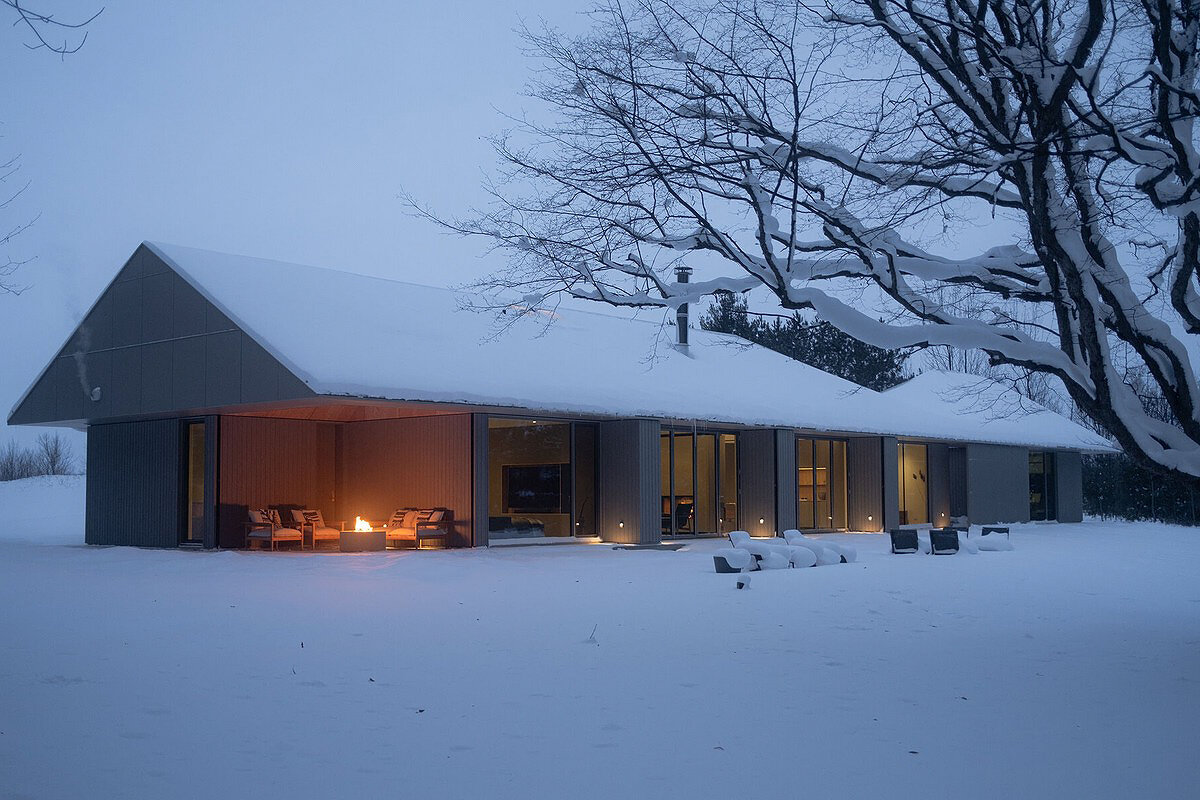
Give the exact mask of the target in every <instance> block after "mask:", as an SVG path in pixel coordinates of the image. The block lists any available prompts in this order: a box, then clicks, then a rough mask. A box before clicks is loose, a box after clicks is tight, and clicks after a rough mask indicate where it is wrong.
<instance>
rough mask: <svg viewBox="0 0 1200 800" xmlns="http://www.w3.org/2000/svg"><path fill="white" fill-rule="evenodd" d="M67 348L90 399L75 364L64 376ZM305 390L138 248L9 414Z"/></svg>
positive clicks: (97, 410)
mask: <svg viewBox="0 0 1200 800" xmlns="http://www.w3.org/2000/svg"><path fill="white" fill-rule="evenodd" d="M76 355H78V356H79V357H80V358H79V361H81V362H82V366H83V368H84V369H85V370H86V372H87V384H88V386H89V387H95V386H98V387H100V390H101V399H100V401H99V402H94V401H92V400H91V399H90V397H88V392H87V391H85V389H84V387H83V385H82V384H81V382H80V380H79V377H78V374H77V373H76V375H75V377H74V378H72V379H68V378H67V375H68V374H69V373H70V372H75V371H76V370H75V365H76V364H77V360H76V358H75V356H76ZM67 359H69V364H70V369H69V370H68V368H67V366H68V361H67ZM243 386H245V387H246V388H245V389H243ZM312 396H313V392H312V391H311V390H310V389H309V388H308V387H307V386H306V385H305V384H304V383H303V381H301V380H300V379H299V378H297V377H296V376H294V375H293V374H292V373H291V372H289V371H288V370H287V369H286V368H285V367H284V366H283V365H282V364H280V363H279V362H278V361H277V360H276V359H275V358H274V357H272V356H270V355H269V354H268V353H267V352H266V351H265V350H263V348H262V347H261V346H259V345H258V343H257V342H255V341H254V340H253V339H251V338H250V337H249V336H247V335H246V334H244V333H243V332H242V331H239V330H237V329H236V328H235V327H234V326H233V324H232V323H231V322H230V321H229V319H228V318H227V317H226V316H225V315H224V314H222V313H220V311H219V310H217V309H216V308H215V307H213V306H212V304H210V303H209V302H208V301H207V300H205V299H204V298H203V296H202V295H201V294H200V293H199V292H198V291H196V290H195V289H194V288H192V286H191V285H190V284H188V283H187V281H186V280H184V278H182V277H181V276H180V275H178V274H177V273H175V272H174V271H173V270H171V269H170V268H169V267H167V266H166V265H165V264H163V263H162V262H161V261H160V260H159V259H158V258H157V256H155V255H154V254H152V253H150V252H149V251H148V250H145V248H139V249H138V251H137V253H136V254H135V256H134V257H133V258H131V259H130V261H129V262H128V263H127V264H126V266H125V267H124V268H123V269H122V270H121V271H120V272H119V273H118V274H117V277H116V278H114V280H113V283H112V284H111V285H110V286H109V287H108V288H107V289H106V290H105V291H104V293H103V294H102V295H101V297H100V299H99V300H98V301H97V303H96V305H95V307H94V308H93V309H92V310H91V311H90V312H89V313H88V314H87V315H86V317H85V319H84V321H83V323H81V324H80V326H79V328H77V329H76V331H75V332H74V333H73V334H72V336H71V337H70V338H69V339H68V342H67V344H66V345H65V346H64V347H63V348H62V349H61V350H60V351H59V354H58V355H57V356H56V357H55V359H54V361H52V362H51V364H50V365H49V366H48V367H47V368H46V370H45V371H44V372H43V374H42V375H41V376H39V378H38V379H37V381H35V383H34V386H33V387H31V390H30V392H29V394H28V396H27V398H26V400H25V401H23V402H22V403H21V404H20V406H19V407H18V408H17V409H16V410H15V411H14V412H13V415H12V417H11V420H12V422H13V424H29V423H38V422H57V423H79V422H91V423H99V422H105V421H111V420H112V419H113V418H114V417H134V416H139V415H149V414H171V413H175V414H176V415H179V416H182V415H185V414H194V413H196V412H199V411H202V410H204V409H208V408H215V407H217V406H223V405H233V404H238V403H252V402H263V401H274V400H291V399H301V398H309V397H312Z"/></svg>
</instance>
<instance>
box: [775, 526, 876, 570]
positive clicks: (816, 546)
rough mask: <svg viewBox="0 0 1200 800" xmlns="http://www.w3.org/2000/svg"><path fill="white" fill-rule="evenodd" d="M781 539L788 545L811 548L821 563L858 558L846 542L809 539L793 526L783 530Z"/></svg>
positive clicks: (841, 561) (842, 562)
mask: <svg viewBox="0 0 1200 800" xmlns="http://www.w3.org/2000/svg"><path fill="white" fill-rule="evenodd" d="M783 540H784V541H785V542H787V543H788V544H790V545H798V546H800V547H807V548H808V549H809V550H812V551H813V552H814V553H816V554H817V557H818V558H819V559H820V561H819V562H818V563H820V564H821V565H825V564H849V563H850V562H852V561H855V560H856V559H857V558H858V551H857V550H855V549H854V548H853V547H851V546H850V545H848V544H838V543H836V542H825V541H821V540H819V539H810V538H809V537H807V536H805V535H804V534H803V533H801V532H800V531H798V530H796V529H795V528H792V529H790V530H786V531H784V532H783ZM823 552H824V553H825V554H824V555H822V553H823ZM830 554H832V555H830Z"/></svg>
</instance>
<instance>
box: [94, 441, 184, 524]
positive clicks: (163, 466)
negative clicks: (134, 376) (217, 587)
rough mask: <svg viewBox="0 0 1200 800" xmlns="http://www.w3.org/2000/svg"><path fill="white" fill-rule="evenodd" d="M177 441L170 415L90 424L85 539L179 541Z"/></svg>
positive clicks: (179, 463) (178, 463)
mask: <svg viewBox="0 0 1200 800" xmlns="http://www.w3.org/2000/svg"><path fill="white" fill-rule="evenodd" d="M181 442H182V437H181V433H180V427H179V421H178V420H174V419H168V420H150V421H145V422H124V423H114V424H111V425H93V426H91V427H90V428H88V434H87V478H86V481H87V511H86V514H85V534H84V540H85V541H86V542H87V543H88V544H118V545H136V546H138V547H176V546H177V545H178V544H179V528H180V524H181V521H182V514H181V509H182V505H181V500H180V494H181V492H182V489H183V482H182V480H181V477H180V467H181V464H182V458H181V457H180V447H181Z"/></svg>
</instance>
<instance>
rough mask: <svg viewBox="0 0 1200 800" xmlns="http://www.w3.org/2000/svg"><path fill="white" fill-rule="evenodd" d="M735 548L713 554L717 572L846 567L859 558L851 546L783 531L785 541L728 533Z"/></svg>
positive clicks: (795, 532)
mask: <svg viewBox="0 0 1200 800" xmlns="http://www.w3.org/2000/svg"><path fill="white" fill-rule="evenodd" d="M729 542H730V544H732V545H733V547H726V548H722V549H721V550H718V551H716V552H715V553H713V563H714V565H715V566H716V570H717V572H749V571H750V570H755V569H787V568H789V567H815V566H825V565H827V564H844V563H849V562H851V561H854V560H855V559H856V558H857V557H858V553H857V551H855V549H854V548H853V547H850V546H849V545H835V544H832V543H826V542H821V541H818V540H816V539H810V538H808V537H806V536H804V535H803V534H802V533H800V531H797V530H789V531H784V536H783V539H782V540H780V539H770V540H764V539H753V538H751V536H750V534H749V533H748V532H747V531H733V532H732V533H730V534H729Z"/></svg>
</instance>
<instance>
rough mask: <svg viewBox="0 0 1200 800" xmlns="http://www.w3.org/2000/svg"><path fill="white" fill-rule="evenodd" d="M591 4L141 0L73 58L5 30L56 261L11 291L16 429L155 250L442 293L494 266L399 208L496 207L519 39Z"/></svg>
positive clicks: (2, 59) (3, 113)
mask: <svg viewBox="0 0 1200 800" xmlns="http://www.w3.org/2000/svg"><path fill="white" fill-rule="evenodd" d="M587 5H588V4H587V3H586V2H584V1H583V0H568V2H551V1H550V0H517V2H512V3H490V2H470V3H431V2H408V3H391V2H356V3H354V4H353V9H354V10H353V11H352V12H351V11H344V12H343V11H339V10H338V7H336V6H330V5H329V4H328V3H315V2H311V3H310V2H295V1H294V0H289V2H282V1H281V0H279V1H276V2H255V3H248V4H243V3H238V4H234V3H212V2H207V3H200V2H178V3H162V2H149V0H122V2H117V3H109V4H108V5H107V7H106V8H105V9H104V12H103V13H102V14H101V15H100V17H99V18H97V19H96V20H95V22H93V23H92V24H91V25H90V26H89V27H88V29H87V30H88V38H87V42H86V44H85V46H84V47H83V48H82V49H81V50H80V51H79V52H78V53H75V54H74V55H69V56H66V57H65V58H60V57H58V56H55V55H53V54H51V53H48V52H46V51H31V50H28V49H26V48H25V47H24V42H26V41H28V40H29V36H28V34H27V33H26V32H24V31H23V30H22V29H20V28H16V27H12V26H10V25H4V26H0V64H2V65H3V69H4V73H5V81H4V87H5V88H4V93H3V96H2V99H0V137H2V138H0V160H7V159H8V158H11V157H13V156H19V157H20V172H19V173H18V174H17V175H16V176H14V177H13V178H11V179H10V180H9V182H8V184H6V187H5V188H7V189H9V190H10V191H11V190H12V189H15V188H18V187H19V186H20V185H22V184H24V183H25V182H26V181H28V183H29V186H28V188H27V189H26V190H25V192H24V193H23V194H22V195H21V196H20V197H19V198H18V199H17V200H16V201H15V202H14V203H13V204H12V205H10V206H9V207H8V208H7V209H4V210H3V211H2V212H0V213H2V214H3V224H4V226H5V228H6V229H8V228H11V227H13V226H15V225H17V224H20V223H22V222H24V221H28V220H29V219H32V218H34V217H37V221H36V224H35V225H34V226H33V227H32V228H30V229H29V230H28V231H26V232H25V233H23V234H22V235H21V236H20V237H18V238H17V239H16V240H15V241H14V243H13V244H12V245H11V247H10V249H9V253H10V254H11V255H12V257H14V258H33V259H34V260H33V261H32V262H31V263H30V264H28V265H27V266H25V267H24V268H22V269H21V271H20V272H19V273H18V275H17V276H16V280H17V282H18V283H20V284H22V285H25V286H27V287H28V290H27V291H26V292H25V293H24V294H22V295H21V296H20V297H12V296H7V295H0V336H2V337H3V340H4V342H5V346H4V347H3V349H2V350H0V408H3V410H4V416H7V414H8V411H9V410H10V409H11V407H12V405H13V404H14V403H15V402H16V400H17V399H18V397H19V396H20V395H21V393H22V392H23V391H24V390H25V389H26V388H27V387H28V385H29V384H30V383H31V382H32V381H33V379H34V377H36V375H37V372H38V370H40V369H41V368H42V367H43V366H44V365H45V363H46V362H47V361H48V360H49V358H50V357H51V356H52V355H53V354H54V352H55V351H56V350H57V348H58V347H59V346H60V345H61V343H62V341H63V340H64V339H65V338H66V336H67V335H68V334H69V333H70V330H71V329H72V327H73V325H74V323H75V322H76V321H77V320H78V318H79V317H80V316H81V315H82V313H83V312H84V311H86V309H87V307H88V306H89V305H90V304H91V303H92V301H93V300H94V299H95V298H96V296H97V295H98V293H99V292H100V290H101V289H102V288H103V286H104V285H105V284H106V283H107V282H108V281H109V280H110V279H111V278H112V276H113V275H114V274H115V273H116V271H117V269H118V268H119V267H120V266H121V265H122V263H123V262H124V260H125V259H126V258H127V257H128V256H129V254H130V253H132V252H133V250H134V248H135V247H136V246H137V244H138V243H139V242H141V241H142V240H144V239H149V240H152V241H154V240H160V241H166V242H173V243H178V244H184V245H189V246H194V247H203V248H208V249H213V250H222V251H227V252H233V253H243V254H247V255H257V256H264V257H268V258H276V259H280V260H284V261H296V262H300V263H308V264H315V265H320V266H335V267H342V268H345V269H349V270H353V271H358V272H368V273H377V274H388V275H392V276H395V277H398V278H403V279H408V280H413V281H418V282H422V283H429V284H442V285H454V284H460V283H462V282H465V281H469V280H470V279H472V278H473V277H476V276H478V275H480V274H482V273H484V272H486V271H487V270H488V269H489V265H492V266H494V265H495V263H496V262H495V261H494V260H493V261H489V260H487V259H486V258H483V254H484V251H485V248H484V246H483V244H482V243H481V242H478V241H464V240H461V239H457V238H455V237H451V236H447V235H445V234H444V233H442V232H440V231H438V230H436V229H435V228H433V227H432V226H431V225H430V224H429V223H427V222H424V221H420V220H416V219H413V218H411V217H409V216H408V215H407V214H406V211H405V208H404V206H403V204H402V203H401V202H400V200H399V199H398V198H397V195H398V194H399V193H400V192H401V190H407V191H410V192H412V193H413V194H414V195H416V196H418V197H420V198H423V199H425V200H427V201H428V202H429V203H431V204H432V205H434V206H436V207H438V208H439V209H441V210H446V211H451V212H453V211H460V212H461V211H463V210H465V209H466V208H467V207H468V206H470V205H471V204H472V203H473V202H476V201H480V198H479V187H480V183H481V179H482V177H483V175H484V173H485V172H486V171H488V170H491V169H493V168H494V166H495V158H494V155H493V152H492V150H491V147H490V145H489V144H488V143H487V141H486V140H485V137H486V136H488V135H490V134H493V133H496V132H497V131H500V130H502V129H503V128H504V127H505V126H506V121H505V119H504V117H503V115H502V113H501V112H507V113H519V112H520V111H521V110H522V109H523V108H526V107H528V106H529V101H528V100H526V99H525V98H523V97H522V95H521V90H522V87H523V85H524V84H525V82H526V80H527V78H528V76H529V69H530V66H531V62H530V61H529V60H528V59H526V58H524V57H523V56H522V54H521V41H520V38H519V36H518V35H517V34H516V33H515V31H514V29H515V28H517V27H518V26H519V25H520V23H521V20H522V19H524V20H526V21H529V22H530V23H535V22H536V21H537V20H538V19H539V18H544V19H546V20H547V21H550V22H552V23H553V24H556V25H559V26H563V27H566V28H577V27H579V26H581V25H582V20H581V17H580V15H579V11H581V10H582V9H584V8H586V7H587ZM99 7H100V3H99V2H98V3H95V4H89V3H87V2H83V1H82V0H80V1H79V2H73V3H60V4H57V9H58V14H59V16H60V17H61V18H62V19H72V18H85V17H86V16H87V15H88V14H90V13H91V12H93V11H94V10H95V9H96V8H99ZM76 9H77V10H76ZM6 11H7V10H6ZM3 21H4V22H8V21H9V20H8V19H5V20H3ZM39 215H40V216H39ZM493 258H495V257H493ZM317 313H319V310H318V312H317ZM4 433H5V435H4V436H3V437H0V439H3V438H7V437H8V436H9V435H12V436H18V437H20V438H22V439H28V438H29V437H31V436H35V435H36V434H37V431H36V430H28V429H25V430H19V429H18V430H5V431H4ZM80 441H82V437H80Z"/></svg>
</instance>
